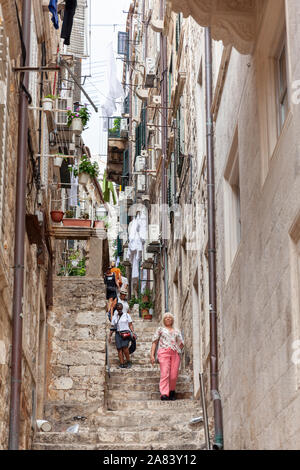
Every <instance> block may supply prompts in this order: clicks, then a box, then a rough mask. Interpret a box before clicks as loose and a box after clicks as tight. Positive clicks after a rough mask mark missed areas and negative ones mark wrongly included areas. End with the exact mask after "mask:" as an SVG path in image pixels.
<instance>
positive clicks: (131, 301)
mask: <svg viewBox="0 0 300 470" xmlns="http://www.w3.org/2000/svg"><path fill="white" fill-rule="evenodd" d="M139 303H140V302H139V299H137V298H136V297H134V296H133V297H131V299H130V300H129V302H128V305H129V307H130V308H132V307H133V306H134V305H135V304H139Z"/></svg>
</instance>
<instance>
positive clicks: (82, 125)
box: [67, 106, 91, 134]
mask: <svg viewBox="0 0 300 470" xmlns="http://www.w3.org/2000/svg"><path fill="white" fill-rule="evenodd" d="M90 115H91V114H90V113H89V112H88V110H87V108H86V107H85V106H83V107H81V108H79V109H77V110H76V111H71V109H68V111H67V117H68V121H67V126H68V127H71V129H72V131H73V132H75V134H81V132H82V131H83V130H85V129H86V128H87V126H86V125H87V123H88V121H89V119H90Z"/></svg>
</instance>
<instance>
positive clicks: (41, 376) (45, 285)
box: [0, 0, 108, 449]
mask: <svg viewBox="0 0 300 470" xmlns="http://www.w3.org/2000/svg"><path fill="white" fill-rule="evenodd" d="M25 3H26V4H27V5H30V8H31V21H30V48H29V50H28V51H26V52H27V58H29V64H28V65H29V66H30V67H31V71H30V72H29V85H28V90H27V91H28V96H29V95H30V104H29V109H28V121H29V126H28V147H27V158H26V161H27V187H26V234H25V240H24V247H25V265H24V292H23V300H22V305H23V311H22V346H21V348H22V378H21V397H20V430H19V448H20V449H29V448H31V443H32V439H33V435H34V433H35V431H36V420H37V419H44V418H45V410H46V402H47V400H48V399H49V397H51V398H52V395H53V393H52V385H51V375H50V369H51V368H50V364H51V354H50V353H51V344H50V343H51V341H52V337H51V328H52V327H51V324H52V323H51V322H52V317H51V314H50V313H49V308H50V307H51V306H52V304H53V296H54V291H53V276H54V275H56V274H58V272H57V271H56V269H55V267H56V264H55V260H56V259H57V254H58V253H59V254H61V253H62V251H63V249H64V246H65V245H64V244H65V242H66V241H67V240H68V239H70V240H71V241H72V243H73V244H74V243H77V244H79V242H78V241H77V240H76V237H77V238H78V233H75V234H74V231H73V229H72V228H71V229H69V230H68V229H67V230H65V231H63V232H64V233H63V234H61V233H60V234H58V235H57V232H55V229H56V230H57V229H58V230H61V229H63V227H61V226H60V225H59V224H55V223H54V222H53V220H52V219H51V217H50V213H51V211H52V210H53V209H56V210H62V211H66V210H67V209H68V208H69V205H68V204H67V203H66V200H67V202H68V197H69V194H66V191H67V190H66V189H64V188H63V185H64V184H69V178H70V177H68V178H67V179H68V182H66V181H65V179H64V176H65V175H66V172H62V171H61V169H59V168H58V167H57V166H56V165H55V164H54V157H55V155H56V154H57V153H63V154H64V155H66V157H67V158H68V159H69V160H68V163H71V164H72V165H74V166H77V165H78V162H79V159H80V156H81V155H82V154H83V153H86V154H88V156H89V151H88V148H87V147H85V146H84V142H83V140H82V138H81V137H80V136H79V135H76V137H75V136H74V134H72V133H71V132H70V131H69V130H68V127H67V125H66V110H67V106H66V104H67V100H69V103H70V107H73V103H75V102H78V101H80V96H81V91H80V88H79V86H77V84H76V80H75V81H74V80H73V79H72V75H71V73H69V71H68V70H67V69H66V68H63V67H61V68H60V67H57V66H58V53H60V57H61V58H63V59H65V60H66V61H67V64H68V66H69V69H70V70H71V72H72V73H73V75H74V76H75V79H76V77H77V83H79V84H80V75H81V65H80V54H83V53H84V46H83V45H82V44H83V42H84V35H83V34H82V28H83V26H84V25H85V22H84V21H83V15H84V14H85V13H86V11H85V10H86V9H85V2H81V1H79V2H78V8H77V12H76V15H78V18H75V21H74V25H75V26H74V29H73V32H72V37H71V45H70V46H69V47H67V46H65V45H64V44H63V40H61V38H60V32H61V25H62V19H63V12H64V4H65V3H64V2H63V1H61V0H59V2H58V11H59V29H58V30H56V29H55V28H54V27H53V24H52V22H51V14H50V12H49V10H48V5H49V2H48V1H45V0H44V1H39V0H32V1H31V2H22V1H17V2H16V5H15V2H8V1H7V0H1V2H0V449H7V448H8V445H9V444H8V439H9V429H10V419H9V415H10V402H11V386H10V384H11V366H12V359H11V354H12V323H13V297H14V271H13V270H14V244H15V206H16V193H17V191H18V188H17V189H16V181H17V171H18V168H17V152H18V138H17V136H18V132H19V97H20V95H21V93H22V92H21V91H20V90H21V88H20V83H21V82H20V80H21V77H22V74H21V73H20V72H19V71H17V70H15V68H18V67H21V66H22V64H23V59H24V57H22V41H21V37H22V30H23V26H24V25H22V14H23V8H24V5H25ZM16 7H17V8H16ZM19 22H20V25H19ZM84 43H85V42H84ZM39 67H45V69H43V70H42V71H36V70H34V69H36V68H39ZM55 67H56V68H57V70H53V68H55ZM66 80H68V83H69V86H68V87H65V86H63V85H64V84H65V83H63V82H64V81H66ZM70 84H71V85H70ZM48 94H52V95H59V99H56V100H55V102H54V108H53V111H51V112H44V111H43V110H42V109H43V108H42V99H43V98H44V97H45V96H46V95H48ZM62 121H63V122H62ZM64 163H66V162H64ZM65 166H66V167H67V164H66V165H65ZM67 174H68V171H67ZM80 199H81V201H82V200H84V201H85V207H84V209H85V211H86V212H88V213H89V215H90V216H91V217H92V218H93V220H94V219H95V212H96V209H97V208H98V207H100V206H101V205H103V197H102V192H101V189H100V187H99V184H98V182H97V181H96V180H90V182H89V183H88V184H87V185H86V186H85V187H83V186H81V187H80V189H79V188H78V189H77V200H78V201H79V200H80ZM56 203H57V204H56ZM58 203H59V204H58ZM82 207H83V205H81V208H82ZM77 213H78V215H79V214H80V210H79V208H78V210H77ZM24 222H25V220H24ZM75 232H76V230H75ZM87 232H88V233H87V235H86V236H85V237H83V238H85V241H86V245H85V247H86V258H87V263H86V271H87V274H88V276H89V278H93V277H97V278H98V279H100V278H101V276H102V258H103V257H104V258H106V259H108V250H107V246H106V248H105V249H104V250H102V244H103V240H102V238H103V237H102V235H104V233H102V232H104V230H102V231H101V230H100V232H101V233H102V234H100V233H99V232H97V233H96V231H95V230H94V229H91V230H87ZM92 233H93V235H94V236H93V237H92ZM100 235H101V236H100ZM79 238H82V237H80V236H79ZM68 279H70V278H68ZM64 280H65V279H64ZM70 283H71V282H70ZM73 284H74V283H72V285H73ZM48 346H49V347H48ZM53 380H54V379H53ZM58 387H59V385H58ZM91 393H92V391H91Z"/></svg>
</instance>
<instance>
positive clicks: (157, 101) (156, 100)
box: [152, 95, 161, 106]
mask: <svg viewBox="0 0 300 470" xmlns="http://www.w3.org/2000/svg"><path fill="white" fill-rule="evenodd" d="M152 103H153V104H155V106H158V105H161V96H160V95H154V96H152Z"/></svg>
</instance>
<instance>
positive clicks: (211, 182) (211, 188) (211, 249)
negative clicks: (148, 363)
mask: <svg viewBox="0 0 300 470" xmlns="http://www.w3.org/2000/svg"><path fill="white" fill-rule="evenodd" d="M205 69H206V74H205V77H206V146H207V195H208V197H207V199H208V201H207V204H208V270H209V310H210V389H211V396H212V400H213V407H214V426H215V442H214V445H213V448H214V449H215V450H221V449H223V420H222V403H221V397H220V393H219V390H218V387H219V385H218V382H219V377H218V335H217V289H216V233H215V177H214V147H213V119H212V113H211V106H212V40H211V32H210V28H205Z"/></svg>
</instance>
